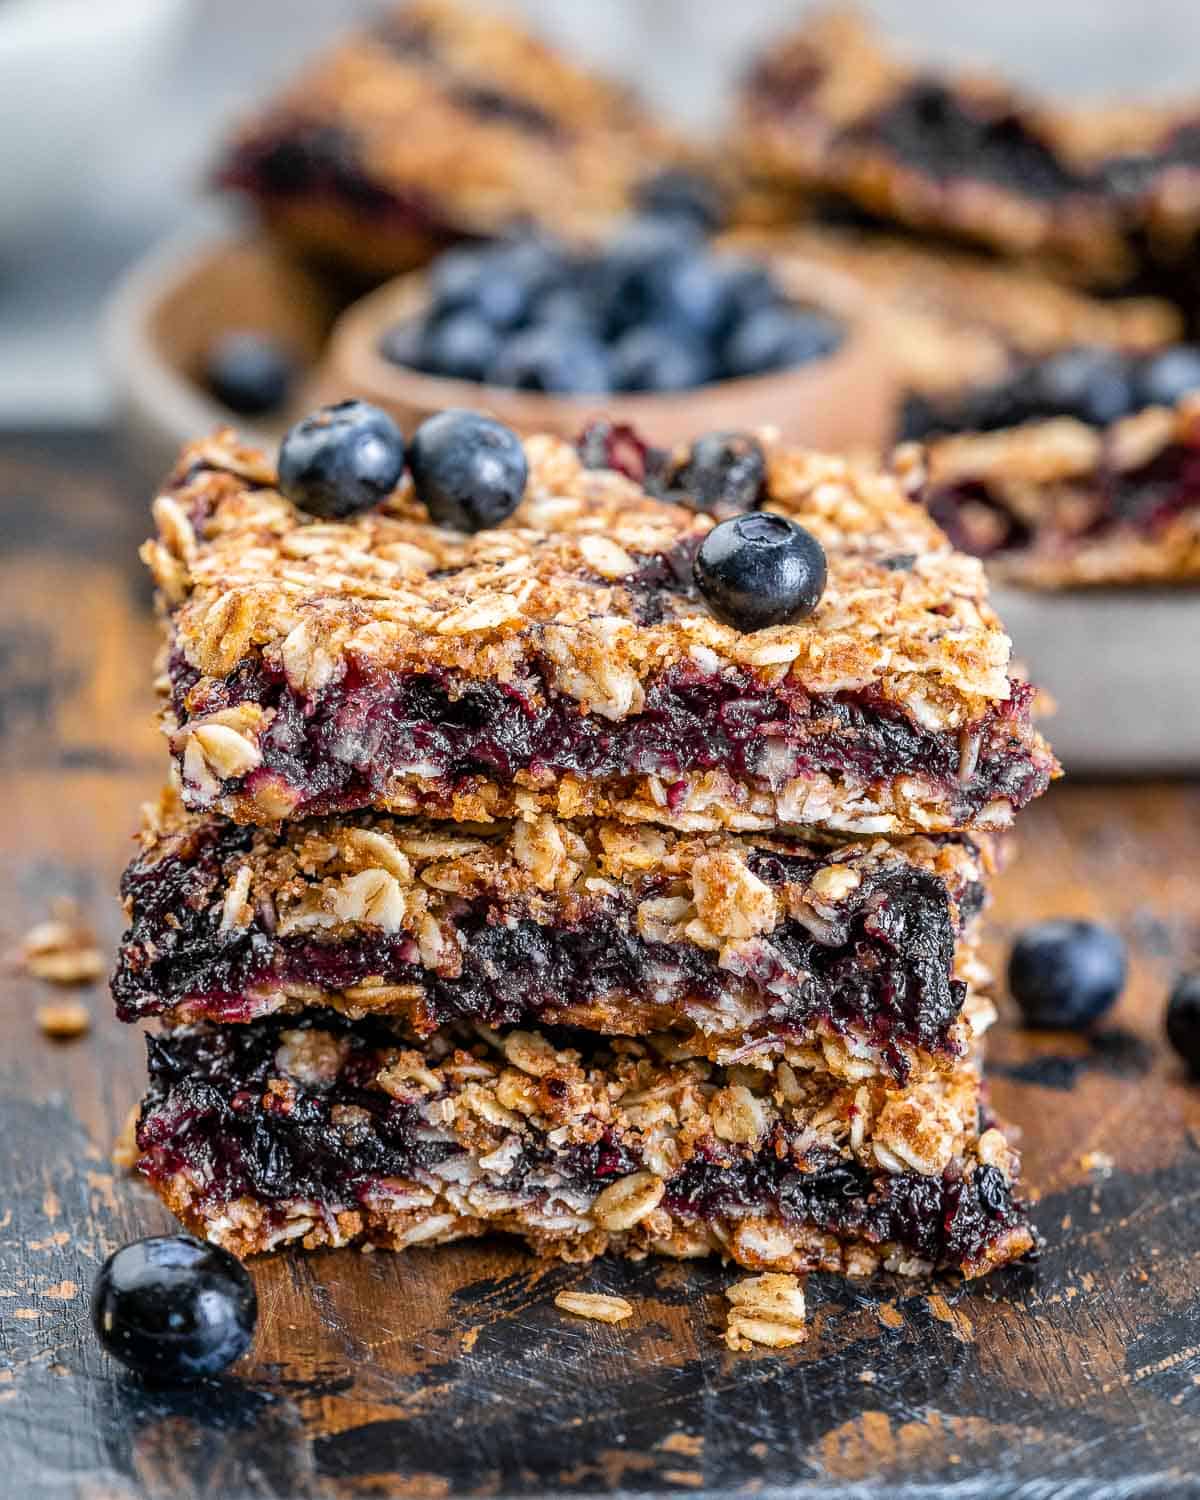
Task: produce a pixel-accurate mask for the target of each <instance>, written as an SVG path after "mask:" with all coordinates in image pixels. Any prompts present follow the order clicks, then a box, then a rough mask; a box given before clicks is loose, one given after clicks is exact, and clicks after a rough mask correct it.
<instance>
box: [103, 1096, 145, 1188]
mask: <svg viewBox="0 0 1200 1500" xmlns="http://www.w3.org/2000/svg"><path fill="white" fill-rule="evenodd" d="M141 1112H142V1106H141V1105H140V1104H133V1105H131V1106H130V1109H129V1113H128V1114H127V1115H126V1116H125V1123H124V1124H123V1125H122V1126H121V1129H120V1130H119V1131H118V1132H117V1138H116V1140H115V1141H114V1142H113V1146H112V1151H111V1152H110V1153H109V1158H110V1160H111V1161H112V1164H113V1166H114V1167H116V1168H117V1170H118V1171H121V1172H132V1171H133V1169H134V1167H135V1166H136V1165H137V1159H138V1154H139V1153H138V1143H137V1124H138V1117H139V1115H140V1114H141Z"/></svg>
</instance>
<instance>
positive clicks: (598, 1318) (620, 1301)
mask: <svg viewBox="0 0 1200 1500" xmlns="http://www.w3.org/2000/svg"><path fill="white" fill-rule="evenodd" d="M554 1305H555V1307H561V1308H562V1310H563V1312H569V1313H574V1314H575V1316H576V1317H577V1318H591V1319H593V1320H594V1321H595V1322H597V1323H619V1322H620V1321H621V1320H622V1319H623V1318H629V1317H632V1316H633V1304H632V1303H631V1302H626V1300H625V1298H624V1297H609V1296H607V1295H606V1294H605V1293H603V1292H559V1294H558V1296H557V1297H555V1299H554Z"/></svg>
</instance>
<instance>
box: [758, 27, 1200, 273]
mask: <svg viewBox="0 0 1200 1500" xmlns="http://www.w3.org/2000/svg"><path fill="white" fill-rule="evenodd" d="M736 144H737V148H738V150H739V153H740V155H741V157H742V160H743V162H744V164H745V166H746V169H747V171H748V172H749V174H750V175H751V176H752V177H754V178H755V179H757V181H758V183H759V184H760V186H761V187H762V188H763V189H764V191H765V192H766V194H767V197H768V201H769V198H770V195H771V192H772V190H773V192H774V195H775V196H776V199H777V202H776V207H775V212H776V213H777V214H778V215H783V214H786V213H791V212H793V211H794V207H795V203H796V200H797V199H799V200H800V201H801V202H804V201H807V202H808V203H809V204H810V205H811V202H812V200H813V199H814V197H815V198H818V199H820V200H822V201H823V202H824V203H825V204H827V205H828V206H830V207H833V208H835V209H840V210H845V209H847V208H849V209H850V210H852V211H853V212H856V213H858V214H862V215H866V216H869V217H871V218H873V219H874V220H875V221H876V222H878V223H882V224H892V225H900V226H903V227H904V228H906V229H911V230H918V231H920V232H922V233H926V234H929V233H932V234H937V235H944V236H946V237H948V238H952V239H959V240H964V241H968V242H973V243H975V244H980V245H983V246H986V247H987V248H989V249H991V250H996V251H1000V252H1001V253H1003V254H1006V255H1019V256H1036V257H1039V258H1044V259H1046V260H1047V261H1049V262H1051V263H1052V264H1053V266H1054V267H1055V269H1057V270H1065V271H1067V272H1068V273H1069V274H1071V275H1072V276H1074V277H1075V278H1077V279H1079V280H1081V281H1084V282H1086V283H1089V284H1094V285H1098V286H1109V287H1111V286H1120V285H1124V284H1126V283H1128V282H1129V281H1131V280H1132V279H1133V278H1134V276H1135V274H1136V273H1137V272H1138V271H1139V269H1140V268H1141V266H1142V264H1143V263H1144V262H1145V261H1146V260H1151V261H1154V262H1158V263H1171V264H1180V263H1182V262H1184V261H1186V259H1187V257H1188V254H1189V252H1190V250H1191V248H1192V246H1193V244H1194V237H1195V231H1196V228H1197V225H1198V224H1200V107H1198V106H1197V105H1196V104H1194V103H1193V104H1188V105H1182V106H1179V107H1175V108H1172V107H1149V106H1147V107H1142V106H1132V105H1120V106H1113V107H1107V108H1099V107H1086V106H1080V107H1073V108H1070V109H1067V108H1058V107H1055V108H1050V107H1048V106H1046V105H1044V104H1042V103H1041V102H1039V101H1036V100H1032V99H1029V98H1026V97H1024V96H1023V95H1022V94H1020V93H1019V92H1018V91H1017V90H1015V89H1013V88H1012V87H1010V86H1009V85H1008V84H1006V83H1004V82H1002V81H1000V80H998V79H995V78H993V77H990V76H987V75H981V74H977V73H968V72H957V73H955V74H953V75H952V76H949V75H946V74H944V73H938V72H937V71H935V70H932V69H928V68H919V67H916V66H914V65H913V64H912V63H910V62H909V61H907V60H905V59H902V58H899V57H897V56H895V55H893V54H891V53H889V52H888V51H887V50H886V48H885V47H883V46H882V45H881V43H880V42H879V40H878V39H877V38H876V37H875V35H874V34H873V33H872V32H871V30H870V29H869V27H868V26H867V25H866V23H865V22H864V21H863V20H862V19H861V18H859V17H858V16H856V15H853V14H847V13H845V12H838V13H834V14H826V15H823V16H821V17H819V18H817V19H816V20H813V21H811V22H809V23H807V24H806V25H805V27H804V28H803V29H802V30H801V31H799V32H797V33H796V34H794V35H793V36H791V37H790V38H786V39H784V40H783V41H782V42H778V41H777V42H776V43H774V44H773V45H772V46H771V48H770V49H769V50H768V52H767V53H766V54H765V55H764V56H763V57H762V59H761V60H760V61H759V62H758V63H757V65H756V66H755V67H754V68H753V70H752V71H751V73H750V74H749V76H748V77H747V79H746V82H745V85H744V87H743V89H742V93H741V100H740V123H739V127H738V132H737V137H736Z"/></svg>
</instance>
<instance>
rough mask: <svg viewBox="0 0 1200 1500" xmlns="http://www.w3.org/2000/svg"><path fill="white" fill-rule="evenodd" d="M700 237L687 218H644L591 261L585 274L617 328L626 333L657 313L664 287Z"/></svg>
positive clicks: (611, 324)
mask: <svg viewBox="0 0 1200 1500" xmlns="http://www.w3.org/2000/svg"><path fill="white" fill-rule="evenodd" d="M697 243H698V236H697V235H696V233H695V232H694V231H693V230H691V229H690V228H689V226H687V225H686V224H680V223H679V222H677V221H675V220H667V219H643V220H640V221H638V222H636V223H634V224H633V225H631V226H630V227H629V228H627V229H625V230H623V231H622V233H621V234H619V235H618V236H617V237H616V238H615V239H614V240H613V241H612V242H611V243H610V244H609V245H608V247H607V248H606V250H605V251H604V253H603V255H601V256H599V257H598V258H596V259H595V260H593V261H592V262H591V264H590V266H588V267H587V268H586V271H585V275H586V277H587V278H588V280H590V282H591V283H592V284H593V287H594V295H595V298H596V301H597V305H598V306H599V307H600V308H601V310H602V314H603V317H604V320H605V326H606V327H607V328H608V330H609V331H610V332H611V333H614V334H619V333H622V332H624V331H625V329H627V328H634V327H637V326H638V325H640V324H642V323H646V322H648V321H650V320H651V319H652V318H653V317H654V316H655V315H656V303H657V301H658V296H659V293H660V290H661V288H662V287H663V286H664V285H665V284H666V283H667V282H668V281H669V279H670V277H671V275H672V273H673V271H674V269H675V268H676V267H677V266H678V265H679V264H680V263H681V262H682V261H683V260H684V259H686V257H687V256H689V255H690V254H691V253H692V252H693V251H694V250H695V248H696V246H697Z"/></svg>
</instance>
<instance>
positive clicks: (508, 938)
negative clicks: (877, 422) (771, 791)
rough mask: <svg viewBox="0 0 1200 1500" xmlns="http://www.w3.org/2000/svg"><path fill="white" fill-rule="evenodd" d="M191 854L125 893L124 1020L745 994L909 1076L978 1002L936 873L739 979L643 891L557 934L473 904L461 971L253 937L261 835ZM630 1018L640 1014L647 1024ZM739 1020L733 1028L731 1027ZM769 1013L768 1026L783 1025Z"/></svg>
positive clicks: (684, 1016) (775, 871) (972, 896)
mask: <svg viewBox="0 0 1200 1500" xmlns="http://www.w3.org/2000/svg"><path fill="white" fill-rule="evenodd" d="M211 827H212V829H213V830H214V832H213V833H212V834H210V835H208V836H206V837H204V838H203V839H197V840H195V841H194V843H193V847H191V848H190V849H189V850H187V851H186V853H180V854H171V855H168V856H166V857H164V858H162V859H160V860H157V861H154V862H149V861H147V862H143V861H136V862H135V863H134V864H133V865H132V866H131V867H130V868H129V870H128V871H127V872H126V874H125V877H124V880H123V882H122V894H123V895H124V897H125V898H126V900H127V901H128V902H129V904H130V908H131V913H132V921H131V925H130V927H129V930H128V931H127V932H126V934H125V937H124V940H123V942H122V945H121V950H120V955H119V960H118V965H117V970H116V973H115V975H114V977H113V996H114V999H115V1001H116V1005H117V1012H118V1014H119V1015H120V1017H121V1019H122V1020H125V1021H134V1020H138V1019H140V1018H142V1017H145V1016H150V1015H159V1014H162V1013H164V1012H167V1011H172V1010H177V1009H180V1008H182V1010H183V1011H184V1013H185V1014H186V1015H187V1016H189V1017H190V1018H198V1017H203V1018H207V1019H212V1020H221V1021H226V1022H228V1021H237V1020H248V1019H250V1018H252V1017H253V1016H254V1015H255V1014H256V1013H261V1012H262V1011H264V1010H265V1009H266V1008H268V1006H269V1005H270V1004H272V1003H274V999H275V998H276V997H277V996H278V993H279V989H280V987H281V986H285V985H289V984H291V985H309V986H312V985H315V986H318V987H319V988H321V989H322V990H324V991H325V992H327V993H333V992H338V991H342V990H345V989H348V988H350V987H352V986H354V985H358V984H361V983H362V982H363V981H364V980H366V979H368V978H371V977H374V976H382V977H383V979H384V980H385V982H386V983H387V984H389V985H406V986H414V987H416V989H417V990H418V991H419V992H420V1000H419V1002H415V1003H413V1004H410V1005H409V1007H408V1010H407V1012H406V1014H407V1018H408V1019H409V1020H410V1021H411V1023H412V1024H414V1025H415V1026H416V1027H417V1029H418V1030H420V1031H422V1032H423V1033H427V1032H430V1031H432V1030H434V1029H435V1028H436V1027H438V1026H441V1025H444V1024H446V1023H448V1022H451V1021H455V1020H469V1021H482V1022H486V1023H487V1024H489V1025H500V1024H503V1023H513V1022H519V1021H528V1020H529V1019H530V1018H545V1017H547V1016H548V1017H550V1018H551V1019H553V1018H556V1017H561V1016H563V1015H564V1014H565V1013H567V1012H568V1011H569V1010H570V1009H571V1008H572V1007H576V1008H591V1007H596V1006H607V1007H610V1008H611V1012H612V1013H611V1018H610V1019H611V1029H612V1030H613V1031H621V1030H629V1029H632V1028H631V1022H632V1021H634V1020H636V1019H637V1016H636V1012H638V1011H640V1012H641V1014H643V1015H645V1014H646V1012H647V1011H648V1010H649V1012H650V1014H651V1017H652V1024H653V1025H658V1026H661V1025H664V1024H671V1023H674V1024H681V1025H682V1024H685V1023H686V1022H687V1021H688V1018H689V1014H690V1013H691V1012H693V1011H695V1010H700V1011H701V1012H705V1011H711V1016H710V1017H707V1022H708V1024H710V1025H713V1026H716V1027H718V1028H719V1027H720V1026H721V1024H724V1026H725V1027H726V1028H728V1027H731V1026H732V1027H735V1028H736V1029H737V1031H738V1038H739V1039H741V1036H742V1033H741V1029H740V1028H741V1025H742V1024H743V1023H742V1022H741V1021H740V1020H738V1019H736V1018H735V1019H729V1018H728V1017H729V1011H730V1001H731V999H736V1000H738V1001H740V1002H742V1003H743V1004H745V1005H746V1006H748V1007H751V1008H752V1009H753V1010H754V1011H755V1012H757V1013H758V1014H759V1015H760V1016H761V1017H762V1018H763V1021H764V1024H766V1025H768V1026H769V1029H770V1032H771V1034H772V1036H773V1037H780V1036H782V1037H789V1036H793V1037H794V1036H798V1035H800V1034H803V1033H805V1032H806V1031H811V1027H812V1026H813V1024H814V1023H815V1022H817V1021H824V1022H826V1023H828V1024H830V1025H832V1026H833V1027H835V1028H836V1029H838V1030H842V1031H845V1030H847V1029H849V1028H852V1027H853V1028H855V1029H856V1030H858V1031H860V1032H865V1033H866V1034H867V1035H868V1036H869V1037H870V1038H872V1039H873V1040H875V1041H876V1042H877V1043H878V1044H879V1045H880V1046H881V1047H882V1049H883V1051H884V1055H885V1057H886V1058H887V1059H888V1061H889V1063H890V1064H891V1066H892V1067H893V1069H894V1070H895V1071H896V1072H897V1073H898V1074H900V1075H901V1076H903V1075H904V1074H905V1073H906V1071H907V1067H908V1061H907V1059H906V1058H905V1056H904V1055H903V1053H902V1052H901V1051H900V1047H901V1045H902V1044H911V1045H915V1046H920V1047H923V1048H926V1049H928V1050H937V1049H939V1048H944V1047H945V1046H946V1043H947V1036H946V1033H947V1030H948V1028H950V1027H951V1026H952V1025H953V1023H954V1021H955V1020H956V1018H957V1016H958V1014H959V1011H960V1010H961V1008H962V1004H963V1000H964V998H965V986H964V985H963V984H962V983H961V982H960V981H958V980H955V979H953V978H952V977H951V975H952V970H953V964H954V949H955V931H954V926H953V923H952V920H951V907H950V900H949V896H948V894H947V891H946V888H945V886H944V885H943V884H942V883H941V881H939V880H938V879H937V878H936V876H934V875H932V874H931V873H929V872H928V871H923V870H918V869H913V868H909V867H896V866H892V867H884V868H882V869H880V870H876V871H874V872H873V873H871V874H869V875H868V876H867V877H866V878H865V879H864V880H863V881H862V883H861V884H860V886H859V888H858V889H857V890H856V891H855V892H854V893H853V896H852V897H851V898H850V899H848V900H847V901H845V902H844V903H842V911H841V915H840V916H839V918H838V920H837V921H836V922H832V921H827V922H824V923H821V924H819V927H820V932H819V936H818V935H816V934H815V933H814V931H812V930H810V928H809V927H808V926H805V925H803V924H802V923H801V922H799V921H796V920H789V921H786V922H784V923H783V924H781V925H780V926H779V927H777V928H776V929H775V930H774V931H773V932H772V933H770V934H769V935H767V936H765V937H763V938H761V939H759V940H757V941H756V942H755V943H753V944H750V945H745V946H744V948H743V956H742V960H741V964H740V968H739V971H738V972H736V973H735V972H733V971H732V970H731V969H729V968H728V967H727V968H725V969H722V968H719V967H718V965H717V962H716V955H715V954H713V953H711V952H709V951H708V950H706V949H703V948H700V947H697V946H696V945H695V944H693V943H691V942H680V943H671V944H668V943H662V942H651V941H647V940H645V939H644V938H642V937H641V936H640V935H639V932H638V920H637V910H636V906H637V900H638V899H639V898H641V897H644V896H646V895H649V894H653V892H654V889H655V887H654V886H653V884H650V885H648V886H646V887H644V888H643V889H642V890H641V891H639V892H638V896H637V897H636V898H635V897H617V896H596V897H592V896H588V897H586V898H579V897H572V898H568V899H567V900H566V901H565V902H564V903H563V905H562V907H561V909H560V911H559V913H558V921H557V923H556V924H553V925H551V924H550V923H548V922H547V921H546V919H545V917H544V916H543V917H542V919H541V920H540V921H539V920H535V919H534V918H533V917H532V916H531V915H530V914H529V911H528V909H527V907H525V906H524V905H522V904H520V903H518V902H512V901H510V902H508V903H503V902H502V901H501V900H499V899H486V898H478V899H475V900H467V899H463V898H459V900H458V901H457V902H456V906H457V908H458V911H457V915H456V917H455V918H454V919H453V920H454V928H455V932H456V935H457V939H458V948H459V951H460V952H461V955H462V967H461V972H460V973H458V974H456V975H454V976H452V977H447V976H443V975H440V974H438V973H436V972H434V971H432V970H429V969H426V968H425V967H424V966H423V965H422V964H421V962H420V958H419V955H418V952H417V946H416V943H415V942H414V940H413V938H412V936H411V935H410V934H407V933H403V932H401V933H396V934H390V935H389V934H385V933H382V932H380V931H379V930H378V929H370V928H363V927H354V928H351V929H348V930H347V931H346V932H345V933H344V934H343V935H341V936H339V937H333V936H326V937H323V938H322V937H321V936H316V935H314V934H313V933H312V932H311V931H300V932H294V933H291V934H288V935H284V936H280V935H278V934H276V933H273V932H272V931H271V930H270V929H269V927H268V924H267V921H266V919H265V918H264V916H263V914H262V913H261V912H259V913H257V914H256V915H255V917H254V919H253V921H252V922H251V923H250V925H249V926H247V927H242V928H229V927H224V926H223V925H222V901H223V895H224V892H225V889H226V887H227V883H228V881H229V880H231V879H232V878H233V875H234V872H235V871H236V869H237V867H238V863H239V858H240V856H241V854H242V853H243V852H244V850H245V848H246V845H247V836H246V832H245V831H244V830H241V829H239V828H237V827H236V826H234V825H229V824H224V823H222V824H213V825H211ZM751 866H752V868H753V870H754V873H755V874H756V875H758V877H759V878H760V879H762V880H764V881H766V882H767V883H768V884H779V883H781V882H783V881H784V880H785V879H786V880H789V881H791V882H795V883H798V882H801V881H807V880H810V879H811V877H812V875H813V874H815V873H816V871H817V870H818V868H820V862H819V861H818V860H816V859H814V858H811V857H801V856H789V855H783V854H776V853H766V852H760V853H759V854H758V855H757V856H756V857H755V858H754V859H753V860H752V861H751ZM982 900H983V891H982V888H981V887H980V886H976V885H972V886H969V887H968V888H967V890H966V891H965V892H964V893H963V896H962V900H961V907H960V914H961V919H962V920H963V921H964V922H965V921H968V920H970V918H971V917H973V916H974V915H975V913H976V912H977V911H978V910H979V909H980V908H981V906H982ZM630 1012H635V1014H633V1015H631V1014H630ZM722 1013H724V1015H725V1017H726V1019H725V1020H724V1022H723V1023H722V1021H721V1015H722ZM768 1016H769V1021H767V1017H768Z"/></svg>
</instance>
